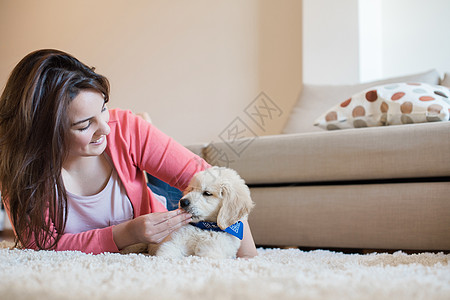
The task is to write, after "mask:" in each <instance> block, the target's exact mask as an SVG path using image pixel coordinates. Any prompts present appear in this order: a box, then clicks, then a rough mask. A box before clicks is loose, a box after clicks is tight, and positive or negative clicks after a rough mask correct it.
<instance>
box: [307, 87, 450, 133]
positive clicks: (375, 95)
mask: <svg viewBox="0 0 450 300" xmlns="http://www.w3.org/2000/svg"><path fill="white" fill-rule="evenodd" d="M449 110H450V90H449V89H448V88H447V87H444V86H439V85H430V84H426V83H389V84H385V85H379V86H375V87H370V88H368V89H366V90H364V91H362V92H359V93H356V94H355V95H353V96H352V97H351V98H349V99H347V100H345V101H343V102H341V103H338V104H336V105H334V106H333V107H332V108H330V109H328V110H327V111H326V112H324V113H323V114H322V115H321V116H320V117H319V118H317V120H316V122H315V124H314V125H316V126H319V127H320V128H323V129H328V130H334V129H345V128H359V127H370V126H386V125H401V124H410V123H425V122H436V121H448V120H449V113H450V111H449Z"/></svg>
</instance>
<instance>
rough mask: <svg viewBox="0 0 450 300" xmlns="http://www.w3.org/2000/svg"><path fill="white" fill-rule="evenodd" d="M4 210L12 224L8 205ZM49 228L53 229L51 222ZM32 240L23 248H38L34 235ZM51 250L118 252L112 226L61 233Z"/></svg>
mask: <svg viewBox="0 0 450 300" xmlns="http://www.w3.org/2000/svg"><path fill="white" fill-rule="evenodd" d="M5 210H6V212H7V214H8V217H9V219H10V221H11V224H12V220H11V216H10V211H9V209H8V205H5ZM47 217H48V216H47ZM51 229H52V230H53V224H52V228H51ZM32 240H33V241H32V242H31V243H30V244H29V245H25V248H28V249H33V250H39V249H38V248H37V246H36V242H35V241H34V237H33V238H32ZM48 246H49V245H48ZM51 250H56V251H64V250H74V251H81V252H84V253H92V254H99V253H103V252H119V249H118V248H117V246H116V243H114V239H113V234H112V226H109V227H106V228H102V229H95V230H89V231H86V232H81V233H76V234H71V233H66V234H63V235H62V236H61V238H60V240H59V242H58V244H57V245H56V247H54V248H52V249H51Z"/></svg>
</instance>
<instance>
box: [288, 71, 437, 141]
mask: <svg viewBox="0 0 450 300" xmlns="http://www.w3.org/2000/svg"><path fill="white" fill-rule="evenodd" d="M439 79H440V75H439V73H438V72H437V71H436V70H431V71H428V72H425V73H420V74H414V75H410V76H403V77H395V78H390V79H386V80H381V81H373V82H368V83H362V84H355V85H310V84H304V85H303V88H302V92H301V93H300V97H299V99H298V101H297V104H296V105H295V106H294V108H293V110H292V112H291V115H290V117H289V119H288V121H287V123H286V126H285V128H284V130H283V133H302V132H315V131H316V132H317V131H321V130H322V129H320V128H318V127H317V126H314V120H315V119H316V118H317V116H319V115H320V114H321V113H323V112H324V111H325V110H326V109H328V108H330V107H331V106H333V105H335V104H336V103H340V102H342V101H344V100H345V99H348V98H349V97H350V96H352V95H353V94H355V93H357V92H360V91H362V90H364V89H367V88H370V87H372V86H376V85H382V84H387V83H394V82H424V83H429V84H439Z"/></svg>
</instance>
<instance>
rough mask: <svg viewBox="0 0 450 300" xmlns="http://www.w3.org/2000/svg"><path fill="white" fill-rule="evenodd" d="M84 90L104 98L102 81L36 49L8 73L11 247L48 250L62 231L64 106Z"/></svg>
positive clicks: (6, 188)
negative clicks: (14, 236)
mask: <svg viewBox="0 0 450 300" xmlns="http://www.w3.org/2000/svg"><path fill="white" fill-rule="evenodd" d="M83 89H94V90H96V91H98V92H100V93H102V94H103V95H104V97H105V101H108V99H109V83H108V80H107V79H106V77H104V76H102V75H99V74H97V73H95V72H94V69H93V68H89V67H88V66H86V65H84V64H83V63H81V62H80V61H79V60H77V59H76V58H74V57H73V56H71V55H70V54H67V53H64V52H62V51H59V50H52V49H45V50H38V51H35V52H32V53H30V54H28V55H27V56H26V57H24V58H23V59H22V60H21V61H20V62H19V63H18V64H17V66H16V67H15V68H14V69H13V71H12V73H11V75H10V77H9V79H8V82H7V84H6V86H5V89H4V91H3V93H2V95H1V97H0V183H1V193H2V198H3V202H4V204H5V206H6V208H7V209H9V211H10V216H11V220H12V225H13V227H14V230H15V232H16V245H17V244H21V245H22V246H23V247H33V248H37V249H51V248H53V247H55V246H56V244H57V243H58V241H59V239H60V237H61V234H63V233H64V229H65V224H66V219H67V194H66V190H65V188H64V184H63V180H62V177H61V169H62V163H63V161H64V159H65V158H66V155H67V153H68V143H67V134H68V131H69V128H70V121H69V118H68V115H67V110H68V105H69V103H70V101H71V100H73V99H74V98H75V97H76V96H77V95H78V93H79V92H80V91H81V90H83Z"/></svg>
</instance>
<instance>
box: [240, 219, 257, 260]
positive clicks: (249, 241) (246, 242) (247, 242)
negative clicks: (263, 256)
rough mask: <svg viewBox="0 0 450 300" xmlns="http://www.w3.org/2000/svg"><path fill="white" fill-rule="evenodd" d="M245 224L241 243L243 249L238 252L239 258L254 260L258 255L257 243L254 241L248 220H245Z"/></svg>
mask: <svg viewBox="0 0 450 300" xmlns="http://www.w3.org/2000/svg"><path fill="white" fill-rule="evenodd" d="M242 223H243V224H244V237H243V239H242V242H241V247H240V248H239V250H238V252H237V257H240V258H253V257H255V256H257V255H258V253H257V251H256V246H255V242H254V241H253V236H252V232H251V230H250V226H249V224H248V221H247V220H243V221H242Z"/></svg>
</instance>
